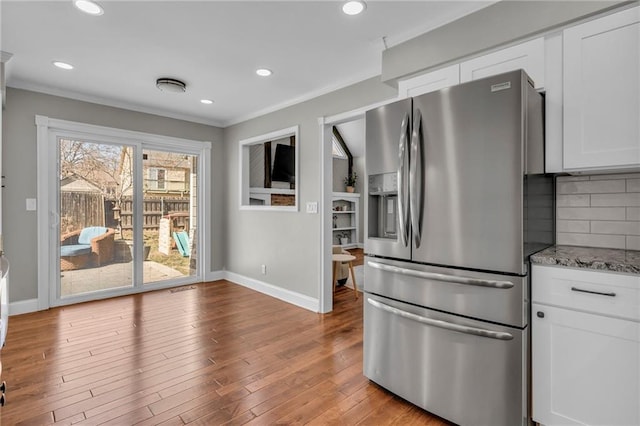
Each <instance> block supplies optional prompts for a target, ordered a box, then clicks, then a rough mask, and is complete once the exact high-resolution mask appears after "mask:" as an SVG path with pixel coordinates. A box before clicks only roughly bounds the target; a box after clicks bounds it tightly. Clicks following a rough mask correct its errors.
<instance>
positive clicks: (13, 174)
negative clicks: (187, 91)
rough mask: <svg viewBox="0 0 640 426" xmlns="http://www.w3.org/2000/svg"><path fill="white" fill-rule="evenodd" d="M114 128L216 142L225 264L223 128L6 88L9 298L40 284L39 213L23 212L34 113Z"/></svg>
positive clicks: (217, 233)
mask: <svg viewBox="0 0 640 426" xmlns="http://www.w3.org/2000/svg"><path fill="white" fill-rule="evenodd" d="M36 115H44V116H48V117H51V118H57V119H62V120H69V121H77V122H81V123H88V124H95V125H101V126H108V127H115V128H119V129H127V130H134V131H140V132H147V133H154V134H159V135H165V136H173V137H179V138H184V139H193V140H202V141H211V142H212V153H211V156H212V180H213V187H212V191H211V197H212V202H211V204H212V213H211V214H212V221H213V224H212V226H211V237H210V239H209V240H210V247H211V249H212V253H211V261H212V269H213V270H219V269H222V268H223V267H224V250H223V249H224V246H223V239H224V237H223V236H222V235H221V233H222V230H223V226H222V223H223V213H224V211H223V205H224V200H225V193H226V190H225V189H224V176H225V173H226V164H225V162H224V161H223V146H222V129H219V128H217V127H212V126H206V125H203V124H196V123H190V122H187V121H181V120H175V119H171V118H165V117H160V116H156V115H150V114H144V113H140V112H134V111H128V110H124V109H119V108H112V107H107V106H103V105H97V104H92V103H88V102H80V101H76V100H72V99H66V98H61V97H57V96H50V95H44V94H40V93H35V92H30V91H26V90H19V89H12V88H8V89H7V105H6V109H5V110H4V111H3V114H2V133H3V136H2V144H3V145H2V151H3V152H2V171H3V175H4V176H6V178H5V179H4V184H5V188H4V189H3V191H2V198H3V200H2V207H3V211H2V221H3V224H2V225H3V226H2V229H3V233H4V235H3V239H4V248H5V252H6V254H7V257H8V258H9V261H10V262H11V283H10V286H11V287H10V291H9V294H10V298H11V300H10V301H11V302H16V301H21V300H28V299H35V298H37V296H38V285H37V271H36V265H37V259H36V253H37V250H36V248H37V247H36V244H37V218H36V212H27V211H25V199H26V198H36V126H35V116H36Z"/></svg>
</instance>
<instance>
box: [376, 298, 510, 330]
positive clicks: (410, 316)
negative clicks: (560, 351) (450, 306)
mask: <svg viewBox="0 0 640 426" xmlns="http://www.w3.org/2000/svg"><path fill="white" fill-rule="evenodd" d="M367 302H368V303H369V304H370V305H371V306H373V307H376V308H378V309H382V310H383V311H387V312H389V313H392V314H395V315H398V316H401V317H403V318H407V319H410V320H413V321H417V322H419V323H422V324H426V325H431V326H433V327H438V328H443V329H445V330H450V331H456V332H458V333H465V334H473V335H474V336H480V337H489V338H491V339H497V340H512V339H513V335H511V334H510V333H505V332H503V331H493V330H485V329H482V328H476V327H469V326H466V325H459V324H453V323H450V322H447V321H442V320H435V319H431V318H425V317H423V316H420V315H416V314H412V313H411V312H407V311H403V310H402V309H398V308H394V307H393V306H389V305H387V304H384V303H381V302H378V301H377V300H373V299H369V298H367Z"/></svg>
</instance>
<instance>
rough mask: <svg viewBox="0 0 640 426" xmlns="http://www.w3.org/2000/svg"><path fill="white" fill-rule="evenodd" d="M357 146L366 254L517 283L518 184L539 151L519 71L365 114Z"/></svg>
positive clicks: (534, 111) (521, 237) (534, 100)
mask: <svg viewBox="0 0 640 426" xmlns="http://www.w3.org/2000/svg"><path fill="white" fill-rule="evenodd" d="M366 140H367V150H366V165H367V175H368V197H367V202H368V205H367V214H368V229H367V233H366V240H365V251H366V252H368V253H371V254H374V255H378V256H387V257H391V258H396V259H405V260H411V261H415V262H424V263H430V264H434V265H445V266H452V267H461V268H471V269H479V270H487V271H496V272H504V273H512V274H519V275H524V274H526V265H525V262H524V261H523V259H524V258H525V238H526V237H527V234H526V233H525V232H524V231H525V229H524V223H525V220H526V219H527V217H526V212H525V206H524V199H525V198H524V192H525V190H526V188H525V186H526V184H527V182H526V180H525V179H524V176H525V175H534V174H542V173H544V160H543V158H544V157H543V152H544V151H543V127H542V98H541V97H540V95H539V94H537V93H536V92H535V90H534V89H533V87H532V86H530V85H529V84H528V78H527V76H526V74H525V73H524V72H523V71H515V72H511V73H506V74H502V75H499V76H495V77H490V78H487V79H483V80H478V81H474V82H470V83H466V84H462V85H459V86H454V87H450V88H447V89H443V90H440V91H437V92H433V93H428V94H425V95H422V96H419V97H416V98H413V99H406V100H403V101H399V102H396V103H393V104H390V105H386V106H384V107H381V108H378V109H376V110H373V111H369V112H367V118H366ZM390 200H391V201H390ZM391 214H394V215H395V216H397V221H396V222H395V225H396V226H395V228H396V229H394V232H387V233H385V229H388V228H389V226H388V222H389V220H392V219H393V218H390V216H391ZM385 220H386V222H385ZM547 237H548V236H547ZM487 247H491V250H487V249H486V248H487Z"/></svg>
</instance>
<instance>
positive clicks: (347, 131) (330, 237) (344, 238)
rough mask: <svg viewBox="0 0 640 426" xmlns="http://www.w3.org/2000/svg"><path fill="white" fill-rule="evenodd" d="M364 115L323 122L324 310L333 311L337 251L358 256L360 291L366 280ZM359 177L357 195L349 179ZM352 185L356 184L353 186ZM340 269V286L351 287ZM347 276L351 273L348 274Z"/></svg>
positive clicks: (321, 305) (322, 297) (337, 270)
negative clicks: (334, 264) (364, 240)
mask: <svg viewBox="0 0 640 426" xmlns="http://www.w3.org/2000/svg"><path fill="white" fill-rule="evenodd" d="M364 130H365V116H364V112H356V113H353V114H349V115H348V116H340V117H331V118H326V119H324V121H323V122H322V141H323V144H322V159H323V168H322V170H323V180H322V182H323V201H324V203H323V205H324V206H325V207H324V208H323V209H322V229H323V231H322V241H323V250H322V260H321V265H322V270H321V284H320V291H319V293H320V311H321V312H329V311H331V310H332V309H333V291H332V290H333V284H332V279H333V264H332V260H331V258H332V254H333V252H334V251H336V252H342V251H343V250H345V251H348V252H349V253H350V254H352V255H355V256H356V263H355V264H354V265H355V272H356V273H355V276H356V283H357V287H358V289H360V290H362V284H363V283H364V281H363V277H364V274H363V269H364V266H363V265H362V263H363V247H364V245H363V238H364V234H363V230H364V229H365V222H366V215H365V211H366V206H365V197H364V194H365V191H366V182H365V180H366V178H365V177H366V169H365V157H364V142H365V140H364V137H365V134H364ZM354 175H355V176H356V177H357V180H356V182H355V188H354V190H353V192H347V191H348V190H347V188H346V187H347V184H348V183H353V182H349V178H350V177H351V178H353V177H354ZM349 186H352V185H349ZM341 269H342V268H340V267H338V268H336V272H337V275H338V276H337V278H338V280H339V281H338V283H340V281H343V282H344V283H345V285H346V286H347V287H348V286H351V285H352V282H351V279H350V278H348V277H347V279H346V280H345V279H344V278H345V277H343V276H342V275H341V273H340V270H341ZM344 275H347V274H344Z"/></svg>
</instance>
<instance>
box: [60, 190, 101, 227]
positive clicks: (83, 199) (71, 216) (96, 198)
mask: <svg viewBox="0 0 640 426" xmlns="http://www.w3.org/2000/svg"><path fill="white" fill-rule="evenodd" d="M105 210H106V209H105V200H104V196H103V195H102V194H98V193H90V192H67V191H61V192H60V233H61V234H65V233H67V232H72V231H75V230H77V229H82V228H84V227H87V226H104V225H105Z"/></svg>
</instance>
